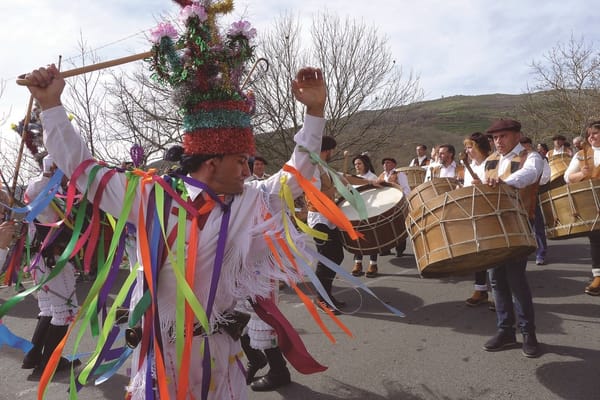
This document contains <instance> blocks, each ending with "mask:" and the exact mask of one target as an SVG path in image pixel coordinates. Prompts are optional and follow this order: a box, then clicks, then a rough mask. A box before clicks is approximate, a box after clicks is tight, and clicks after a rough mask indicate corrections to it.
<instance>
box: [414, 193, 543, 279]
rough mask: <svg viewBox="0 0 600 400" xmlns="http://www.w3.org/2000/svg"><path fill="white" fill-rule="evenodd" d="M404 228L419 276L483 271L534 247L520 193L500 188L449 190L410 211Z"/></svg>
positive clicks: (528, 251)
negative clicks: (410, 243) (410, 242)
mask: <svg viewBox="0 0 600 400" xmlns="http://www.w3.org/2000/svg"><path fill="white" fill-rule="evenodd" d="M406 229H407V231H408V236H409V237H410V240H411V241H412V246H413V251H414V254H415V259H416V261H417V267H418V268H419V271H420V272H421V275H422V276H423V277H426V278H429V277H440V276H447V275H457V274H458V275H460V274H465V273H472V272H476V271H480V270H485V269H487V268H490V267H492V266H494V265H496V264H499V263H502V262H504V261H506V260H509V259H511V258H517V257H522V256H526V255H528V254H529V253H531V252H533V251H534V250H535V248H536V242H535V237H534V235H533V233H532V231H531V227H530V226H529V221H528V216H527V211H526V210H525V209H524V208H523V206H522V203H521V201H520V199H519V195H518V192H517V191H516V190H515V189H513V188H512V187H510V186H508V185H505V184H501V185H498V186H497V187H495V188H492V187H490V186H488V185H485V184H477V185H473V186H467V187H464V188H460V189H456V190H453V191H449V192H447V193H444V194H442V195H439V196H437V197H434V198H432V199H429V200H428V201H427V202H426V203H425V204H423V206H421V207H419V208H418V209H415V210H413V211H411V212H410V213H409V215H408V218H407V219H406Z"/></svg>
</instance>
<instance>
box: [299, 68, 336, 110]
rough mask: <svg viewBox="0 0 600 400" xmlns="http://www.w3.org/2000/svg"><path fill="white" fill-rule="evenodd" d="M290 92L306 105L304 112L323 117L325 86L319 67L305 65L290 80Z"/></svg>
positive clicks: (325, 96)
mask: <svg viewBox="0 0 600 400" xmlns="http://www.w3.org/2000/svg"><path fill="white" fill-rule="evenodd" d="M292 93H293V94H294V97H295V98H296V100H298V101H299V102H301V103H302V104H304V105H305V106H306V113H307V114H309V115H312V116H315V117H323V116H324V114H325V113H324V110H325V101H326V100H327V88H326V86H325V80H324V79H323V72H322V71H321V69H320V68H312V67H305V68H302V69H300V71H298V73H297V74H296V79H294V80H293V81H292Z"/></svg>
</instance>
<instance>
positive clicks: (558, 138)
mask: <svg viewBox="0 0 600 400" xmlns="http://www.w3.org/2000/svg"><path fill="white" fill-rule="evenodd" d="M552 140H567V138H566V137H564V135H554V136H552Z"/></svg>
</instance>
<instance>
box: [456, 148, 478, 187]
mask: <svg viewBox="0 0 600 400" xmlns="http://www.w3.org/2000/svg"><path fill="white" fill-rule="evenodd" d="M458 158H459V159H460V161H461V162H462V163H463V165H464V166H465V168H466V169H467V171H469V174H471V178H473V180H478V181H479V180H480V179H479V177H478V176H477V174H476V173H475V171H473V168H471V164H469V163H468V160H467V155H466V154H465V153H463V152H462V151H461V152H460V153H458Z"/></svg>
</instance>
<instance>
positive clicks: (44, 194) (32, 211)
mask: <svg viewBox="0 0 600 400" xmlns="http://www.w3.org/2000/svg"><path fill="white" fill-rule="evenodd" d="M63 176H64V174H63V172H62V171H61V170H59V169H57V170H56V172H54V175H52V176H51V177H50V179H49V180H48V184H47V185H46V186H45V187H44V189H43V190H42V191H41V193H40V194H39V195H38V196H37V197H36V198H35V199H34V200H33V201H32V202H31V203H29V204H27V205H26V206H25V207H20V208H13V209H12V210H13V211H14V212H15V213H17V214H25V213H26V214H27V216H26V217H25V218H24V221H25V222H33V220H34V219H35V218H36V217H37V216H38V214H39V213H41V212H42V211H44V210H45V209H46V208H47V207H48V206H49V205H50V203H51V202H52V199H54V195H55V194H56V193H57V192H58V189H60V183H61V181H62V178H63Z"/></svg>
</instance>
